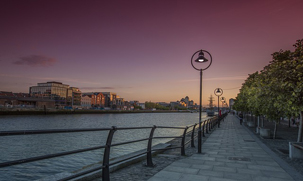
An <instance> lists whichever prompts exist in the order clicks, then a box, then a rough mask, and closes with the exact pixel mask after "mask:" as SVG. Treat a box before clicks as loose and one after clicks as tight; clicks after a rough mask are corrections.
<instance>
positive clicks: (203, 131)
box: [201, 121, 205, 137]
mask: <svg viewBox="0 0 303 181" xmlns="http://www.w3.org/2000/svg"><path fill="white" fill-rule="evenodd" d="M201 124H202V123H201ZM204 127H205V121H203V127H202V135H203V137H205V130H204Z"/></svg>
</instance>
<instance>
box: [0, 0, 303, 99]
mask: <svg viewBox="0 0 303 181" xmlns="http://www.w3.org/2000/svg"><path fill="white" fill-rule="evenodd" d="M302 7H303V1H302V0H253V1H243V0H230V1H225V0H211V1H203V0H186V1H184V0H129V1H125V0H119V1H118V0H112V1H105V0H104V1H97V0H95V1H93V0H87V1H80V0H68V1H67V0H60V1H59V0H43V1H41V0H19V1H17V0H1V1H0V26H1V27H0V64H1V66H0V90H1V91H12V92H28V89H29V87H30V86H33V85H37V83H38V82H47V81H60V82H63V83H64V84H68V85H70V86H74V87H79V88H80V89H81V91H82V92H91V91H102V92H116V93H117V94H118V95H119V96H120V97H123V98H125V100H139V101H141V102H144V101H154V102H156V101H165V102H169V101H176V100H180V99H181V98H182V97H185V96H189V98H190V99H193V100H194V101H195V102H197V103H198V99H199V72H198V71H196V70H194V69H193V68H192V66H191V63H190V58H191V56H192V55H193V54H194V53H195V52H196V51H198V50H200V49H204V50H207V51H209V52H210V53H211V55H212V57H213V63H212V65H211V66H210V68H209V69H207V70H205V71H204V72H203V102H204V104H206V103H207V99H208V97H209V96H210V94H213V92H214V89H215V88H217V87H220V88H222V89H223V90H224V94H223V96H225V97H226V98H227V99H229V98H234V97H236V95H237V93H238V92H239V88H240V87H241V85H242V83H243V82H244V80H245V79H246V77H247V76H248V74H251V73H254V72H255V71H258V70H261V69H262V68H263V67H264V66H265V65H267V64H268V63H269V61H270V60H271V54H272V53H273V52H275V51H279V50H280V49H284V50H286V49H290V50H293V47H292V45H293V44H294V43H295V41H296V40H298V39H302V38H303V23H302V17H303V11H302Z"/></svg>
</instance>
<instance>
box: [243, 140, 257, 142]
mask: <svg viewBox="0 0 303 181" xmlns="http://www.w3.org/2000/svg"><path fill="white" fill-rule="evenodd" d="M244 142H256V141H255V140H244Z"/></svg>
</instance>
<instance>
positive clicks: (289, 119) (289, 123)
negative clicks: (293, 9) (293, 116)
mask: <svg viewBox="0 0 303 181" xmlns="http://www.w3.org/2000/svg"><path fill="white" fill-rule="evenodd" d="M288 127H289V128H290V118H288Z"/></svg>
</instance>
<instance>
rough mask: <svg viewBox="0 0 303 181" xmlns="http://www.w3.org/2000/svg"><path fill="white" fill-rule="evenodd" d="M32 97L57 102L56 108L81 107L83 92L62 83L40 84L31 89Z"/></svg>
mask: <svg viewBox="0 0 303 181" xmlns="http://www.w3.org/2000/svg"><path fill="white" fill-rule="evenodd" d="M29 94H30V96H31V97H34V98H40V99H51V100H55V105H56V107H63V106H75V107H78V106H81V91H80V90H79V89H78V88H77V87H69V85H67V84H62V83H61V82H55V81H52V82H46V83H38V84H37V86H32V87H30V88H29Z"/></svg>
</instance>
